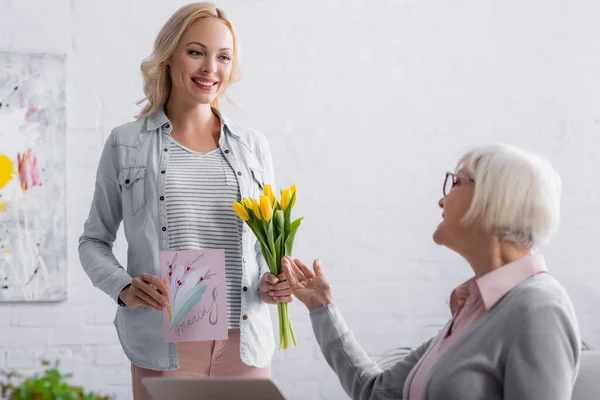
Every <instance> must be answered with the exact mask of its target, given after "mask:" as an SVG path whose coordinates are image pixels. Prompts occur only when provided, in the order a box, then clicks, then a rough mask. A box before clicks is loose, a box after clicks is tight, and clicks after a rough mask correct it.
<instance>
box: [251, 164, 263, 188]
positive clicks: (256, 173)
mask: <svg viewBox="0 0 600 400" xmlns="http://www.w3.org/2000/svg"><path fill="white" fill-rule="evenodd" d="M250 171H251V172H252V177H253V178H254V180H255V181H256V183H258V186H260V188H261V189H263V188H264V186H265V177H264V174H263V172H262V171H261V170H259V169H257V168H254V167H250Z"/></svg>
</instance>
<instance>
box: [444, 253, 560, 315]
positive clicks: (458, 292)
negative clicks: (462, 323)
mask: <svg viewBox="0 0 600 400" xmlns="http://www.w3.org/2000/svg"><path fill="white" fill-rule="evenodd" d="M547 271H548V270H547V268H546V261H545V260H544V257H543V256H542V255H541V254H531V255H528V256H525V257H522V258H520V259H518V260H515V261H513V262H511V263H508V264H506V265H503V266H502V267H500V268H498V269H495V270H493V271H491V272H488V273H487V274H485V275H483V276H482V277H480V278H477V277H476V276H475V277H473V278H471V279H469V280H468V281H466V282H464V283H462V284H461V285H459V286H458V287H457V288H456V289H454V290H453V291H452V294H451V296H450V309H451V310H452V314H454V313H455V312H456V311H457V310H458V309H460V308H461V307H462V306H463V305H464V303H465V301H466V299H467V298H468V297H469V296H471V295H479V296H481V299H482V301H483V304H484V306H485V308H486V310H489V309H490V308H492V307H493V306H494V304H496V303H497V302H498V301H499V300H500V299H501V298H502V297H504V295H506V294H507V293H508V292H509V291H510V290H511V289H512V288H514V287H515V286H517V285H518V284H519V283H521V282H523V281H524V280H526V279H527V278H529V277H531V276H533V275H535V274H537V273H540V272H547Z"/></svg>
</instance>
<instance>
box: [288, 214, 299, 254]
mask: <svg viewBox="0 0 600 400" xmlns="http://www.w3.org/2000/svg"><path fill="white" fill-rule="evenodd" d="M302 219H303V217H300V218H298V219H296V220H295V221H294V222H292V223H291V225H290V234H289V236H288V237H287V239H286V240H285V255H286V256H289V257H291V256H292V249H293V248H294V239H295V237H296V232H297V231H298V228H299V227H300V224H301V223H302Z"/></svg>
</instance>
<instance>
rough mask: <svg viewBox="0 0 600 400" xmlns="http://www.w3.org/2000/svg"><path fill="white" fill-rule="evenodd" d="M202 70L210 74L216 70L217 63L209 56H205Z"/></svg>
mask: <svg viewBox="0 0 600 400" xmlns="http://www.w3.org/2000/svg"><path fill="white" fill-rule="evenodd" d="M202 70H203V71H204V72H205V73H207V74H212V73H215V72H216V71H217V63H216V62H215V61H214V60H213V59H212V58H210V57H206V59H205V61H204V65H203V66H202Z"/></svg>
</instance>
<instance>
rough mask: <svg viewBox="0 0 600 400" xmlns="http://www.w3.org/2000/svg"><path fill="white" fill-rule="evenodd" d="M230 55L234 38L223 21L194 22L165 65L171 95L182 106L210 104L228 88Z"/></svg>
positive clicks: (206, 20) (205, 19)
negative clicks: (169, 77) (168, 76)
mask: <svg viewBox="0 0 600 400" xmlns="http://www.w3.org/2000/svg"><path fill="white" fill-rule="evenodd" d="M233 54H234V41H233V35H232V33H231V30H230V29H229V27H228V26H227V25H226V24H225V23H224V22H222V21H220V20H219V19H217V18H199V19H197V20H196V21H194V22H193V23H192V24H191V25H190V26H189V27H188V28H187V29H186V30H185V32H184V33H183V35H182V37H181V39H180V40H179V43H178V44H177V47H176V48H175V51H174V52H173V54H172V55H171V57H169V60H168V62H167V66H168V67H169V72H170V75H171V82H172V87H171V96H173V97H175V98H178V99H179V100H182V101H183V102H184V103H192V104H210V103H212V102H213V100H214V99H215V98H216V97H217V96H219V95H221V94H223V93H225V91H226V89H227V86H228V84H229V81H230V77H231V73H232V70H233Z"/></svg>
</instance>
